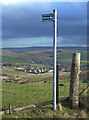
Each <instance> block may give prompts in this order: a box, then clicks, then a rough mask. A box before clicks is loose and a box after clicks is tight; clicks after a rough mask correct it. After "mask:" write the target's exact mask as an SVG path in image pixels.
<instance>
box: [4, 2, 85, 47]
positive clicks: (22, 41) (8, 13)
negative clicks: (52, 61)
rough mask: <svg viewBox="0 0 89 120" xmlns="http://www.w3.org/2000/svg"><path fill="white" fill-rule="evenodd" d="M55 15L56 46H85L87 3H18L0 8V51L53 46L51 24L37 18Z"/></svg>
mask: <svg viewBox="0 0 89 120" xmlns="http://www.w3.org/2000/svg"><path fill="white" fill-rule="evenodd" d="M53 9H57V12H58V46H74V45H75V46H86V45H87V2H22V3H21V2H19V3H14V4H13V3H12V4H3V5H2V47H30V46H52V45H53V23H52V22H41V14H45V13H52V12H53Z"/></svg>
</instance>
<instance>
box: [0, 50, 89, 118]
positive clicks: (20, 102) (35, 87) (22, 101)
mask: <svg viewBox="0 0 89 120" xmlns="http://www.w3.org/2000/svg"><path fill="white" fill-rule="evenodd" d="M74 52H81V53H82V56H81V64H82V65H83V64H84V65H85V64H87V63H88V62H89V61H87V51H71V50H63V51H62V52H58V53H57V54H58V59H57V60H58V63H59V64H61V65H65V66H69V65H70V64H71V61H72V53H74ZM52 56H53V52H52V50H47V51H39V52H38V51H34V52H28V53H13V52H7V51H3V56H2V60H3V61H6V62H9V63H12V64H13V65H18V64H20V65H21V64H23V65H31V66H34V67H46V68H50V67H52V65H53V57H52ZM31 60H33V61H34V62H35V63H34V64H32V63H30V62H28V61H31ZM63 67H64V66H63ZM0 70H1V69H0ZM1 77H2V110H7V109H9V103H10V104H12V109H14V108H17V107H22V106H27V105H31V104H36V103H39V102H44V101H48V100H52V99H53V74H52V73H42V74H32V73H25V72H21V71H15V67H12V68H3V69H2V76H1ZM17 78H20V80H19V81H17V82H14V81H12V82H8V81H7V80H8V79H17ZM59 78H60V83H62V84H64V86H59V96H60V97H68V96H69V87H70V72H59ZM84 79H87V72H86V71H83V72H82V73H81V74H80V86H79V93H80V92H81V91H82V90H83V89H84V88H86V87H87V85H88V84H87V83H82V81H83V80H84ZM44 81H46V83H44ZM22 82H23V84H22ZM25 82H27V83H25ZM88 95H89V92H88ZM86 96H87V94H85V96H84V97H85V98H86ZM52 108H53V106H52V105H48V106H44V107H40V108H35V109H31V110H26V111H21V112H16V113H13V114H12V115H9V114H6V115H4V116H3V118H36V117H37V118H41V117H42V118H55V117H58V118H61V117H63V116H64V114H65V113H68V114H69V116H70V117H71V118H72V117H73V116H76V115H77V114H78V113H79V112H81V110H84V111H85V112H86V113H87V114H88V113H89V110H88V111H87V110H86V108H85V107H84V109H83V108H79V109H78V110H71V109H69V105H68V103H65V104H64V103H63V112H60V111H59V110H58V109H57V110H56V111H55V112H54V111H53V110H52ZM74 113H76V115H74ZM23 116H24V117H23ZM64 118H66V117H65V116H64Z"/></svg>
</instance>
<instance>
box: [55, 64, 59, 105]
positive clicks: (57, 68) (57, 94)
mask: <svg viewBox="0 0 89 120" xmlns="http://www.w3.org/2000/svg"><path fill="white" fill-rule="evenodd" d="M56 71H57V72H56V104H57V105H58V103H59V66H58V65H57V67H56Z"/></svg>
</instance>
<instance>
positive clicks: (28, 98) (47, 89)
mask: <svg viewBox="0 0 89 120" xmlns="http://www.w3.org/2000/svg"><path fill="white" fill-rule="evenodd" d="M64 85H65V87H62V86H60V87H59V96H60V97H67V96H69V83H64ZM86 86H87V84H83V83H80V88H79V92H80V91H82V90H83V89H84V88H85V87H86ZM2 87H3V89H2V101H3V103H2V109H3V110H5V109H8V107H9V103H11V104H12V108H13V109H14V108H17V107H22V106H27V105H31V104H36V103H39V102H44V101H48V100H52V98H53V96H52V94H53V89H52V87H53V84H52V83H28V84H18V83H8V82H2ZM67 104H68V103H67ZM67 104H66V105H65V104H63V106H64V107H63V109H64V110H63V113H62V114H64V113H68V114H70V115H72V114H73V113H74V112H75V113H76V112H77V113H78V112H80V111H81V109H79V110H77V111H74V110H70V109H69V107H68V105H67ZM48 111H49V113H50V115H49V114H48ZM59 113H60V112H59V111H58V110H57V111H56V112H53V111H52V105H48V106H45V107H40V108H36V109H31V110H28V111H22V112H16V113H13V114H12V115H8V114H7V115H4V116H3V117H4V118H8V117H10V118H13V117H14V118H20V117H21V118H22V117H26V118H29V117H30V118H34V117H35V118H36V117H38V118H39V117H40V118H41V117H42V118H45V117H52V116H53V115H55V117H59V118H60V117H62V116H61V115H60V114H59ZM24 114H25V116H23V115H24ZM43 114H44V115H43ZM46 114H47V116H46ZM51 115H52V116H51ZM16 116H17V117H16ZM65 117H66V116H65Z"/></svg>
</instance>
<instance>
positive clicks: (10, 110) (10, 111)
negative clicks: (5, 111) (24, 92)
mask: <svg viewBox="0 0 89 120" xmlns="http://www.w3.org/2000/svg"><path fill="white" fill-rule="evenodd" d="M9 114H12V108H11V104H9Z"/></svg>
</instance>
